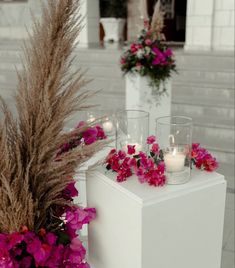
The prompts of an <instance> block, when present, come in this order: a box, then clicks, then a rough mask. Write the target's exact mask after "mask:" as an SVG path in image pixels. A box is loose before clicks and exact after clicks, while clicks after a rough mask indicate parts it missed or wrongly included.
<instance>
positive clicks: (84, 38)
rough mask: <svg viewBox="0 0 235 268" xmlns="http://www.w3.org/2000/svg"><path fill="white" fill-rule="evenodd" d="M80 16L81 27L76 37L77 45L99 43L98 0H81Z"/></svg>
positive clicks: (86, 45) (84, 45)
mask: <svg viewBox="0 0 235 268" xmlns="http://www.w3.org/2000/svg"><path fill="white" fill-rule="evenodd" d="M81 16H82V18H83V21H82V23H83V29H82V30H81V33H80V34H79V37H78V41H79V44H78V45H79V46H80V47H88V45H89V44H93V43H95V44H97V43H99V19H100V14H99V0H82V1H81Z"/></svg>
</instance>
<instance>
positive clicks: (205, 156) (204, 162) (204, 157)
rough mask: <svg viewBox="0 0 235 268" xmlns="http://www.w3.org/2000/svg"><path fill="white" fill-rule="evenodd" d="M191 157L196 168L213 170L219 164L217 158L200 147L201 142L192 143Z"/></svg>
mask: <svg viewBox="0 0 235 268" xmlns="http://www.w3.org/2000/svg"><path fill="white" fill-rule="evenodd" d="M191 157H192V162H193V164H194V165H195V166H196V168H198V169H201V170H206V171H208V172H212V171H214V170H216V169H217V168H218V166H219V164H218V162H217V161H216V159H215V158H214V157H213V156H212V155H211V154H210V153H209V152H208V151H207V150H206V149H204V148H202V147H200V144H199V143H193V144H192V152H191Z"/></svg>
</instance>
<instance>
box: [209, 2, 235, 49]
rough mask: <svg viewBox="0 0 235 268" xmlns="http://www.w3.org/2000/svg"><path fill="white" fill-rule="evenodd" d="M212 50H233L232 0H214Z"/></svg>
mask: <svg viewBox="0 0 235 268" xmlns="http://www.w3.org/2000/svg"><path fill="white" fill-rule="evenodd" d="M213 50H224V51H233V50H234V0H215V10H214V23H213Z"/></svg>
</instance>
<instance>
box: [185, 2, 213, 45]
mask: <svg viewBox="0 0 235 268" xmlns="http://www.w3.org/2000/svg"><path fill="white" fill-rule="evenodd" d="M213 11H214V0H206V1H205V0H188V2H187V20H186V43H185V50H211V48H212V39H213V38H212V25H213Z"/></svg>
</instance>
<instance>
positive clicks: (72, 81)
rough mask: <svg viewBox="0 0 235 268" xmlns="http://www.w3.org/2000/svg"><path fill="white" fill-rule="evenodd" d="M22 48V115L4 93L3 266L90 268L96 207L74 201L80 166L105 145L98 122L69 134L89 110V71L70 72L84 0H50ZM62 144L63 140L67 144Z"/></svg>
mask: <svg viewBox="0 0 235 268" xmlns="http://www.w3.org/2000/svg"><path fill="white" fill-rule="evenodd" d="M46 2H47V3H46V4H43V6H42V11H43V14H42V20H41V21H40V22H39V21H34V24H33V25H34V29H33V35H32V36H30V38H29V42H27V43H26V44H25V47H24V53H25V54H24V62H23V70H22V72H19V73H18V78H19V83H18V88H17V92H16V97H15V98H16V99H15V100H16V104H17V105H16V108H17V116H16V118H14V116H13V114H12V112H11V111H10V110H9V109H8V106H7V104H6V103H5V102H4V100H3V99H2V98H0V112H1V113H2V114H1V117H0V118H3V119H2V120H1V121H0V149H1V153H2V154H1V158H0V170H1V172H0V267H2V268H13V267H14V268H17V267H19V268H35V267H42V268H43V267H48V268H55V267H65V268H69V267H71V268H72V267H73V268H88V267H90V266H89V264H88V263H87V261H86V256H85V255H86V250H85V248H84V246H83V244H82V241H81V239H80V237H79V235H78V231H79V230H80V229H81V228H82V227H83V225H84V224H88V223H90V222H91V221H92V220H93V219H94V218H95V214H96V211H95V209H94V208H81V207H79V206H77V205H76V204H75V203H74V197H76V196H77V195H78V192H77V190H76V188H75V181H74V180H73V177H74V175H75V173H76V170H77V168H78V167H79V166H80V165H82V164H83V163H84V162H86V161H87V160H88V159H90V158H91V157H92V156H93V155H94V153H96V152H98V151H99V150H100V149H102V148H103V147H104V144H105V141H103V139H104V138H105V134H104V132H103V130H102V128H100V127H99V126H97V125H96V126H89V125H88V124H86V123H84V122H83V123H80V124H79V125H78V127H76V128H75V129H74V130H73V131H71V132H66V133H65V132H64V128H65V122H66V120H67V119H69V117H70V116H71V115H73V113H74V112H76V111H79V110H83V109H84V108H87V107H89V106H87V104H86V103H85V102H86V101H87V100H88V97H89V96H90V95H92V94H91V93H89V92H87V91H84V90H83V89H82V86H83V85H85V84H86V80H85V79H84V76H83V73H81V71H80V70H79V69H78V71H76V72H71V70H70V67H71V65H72V61H73V57H71V55H72V52H73V48H74V43H75V41H76V38H77V34H78V33H79V32H80V29H81V25H82V24H81V21H80V19H79V18H81V17H80V16H78V14H79V10H80V6H79V3H80V1H79V0H58V1H54V0H48V1H46ZM61 144H62V145H61Z"/></svg>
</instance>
